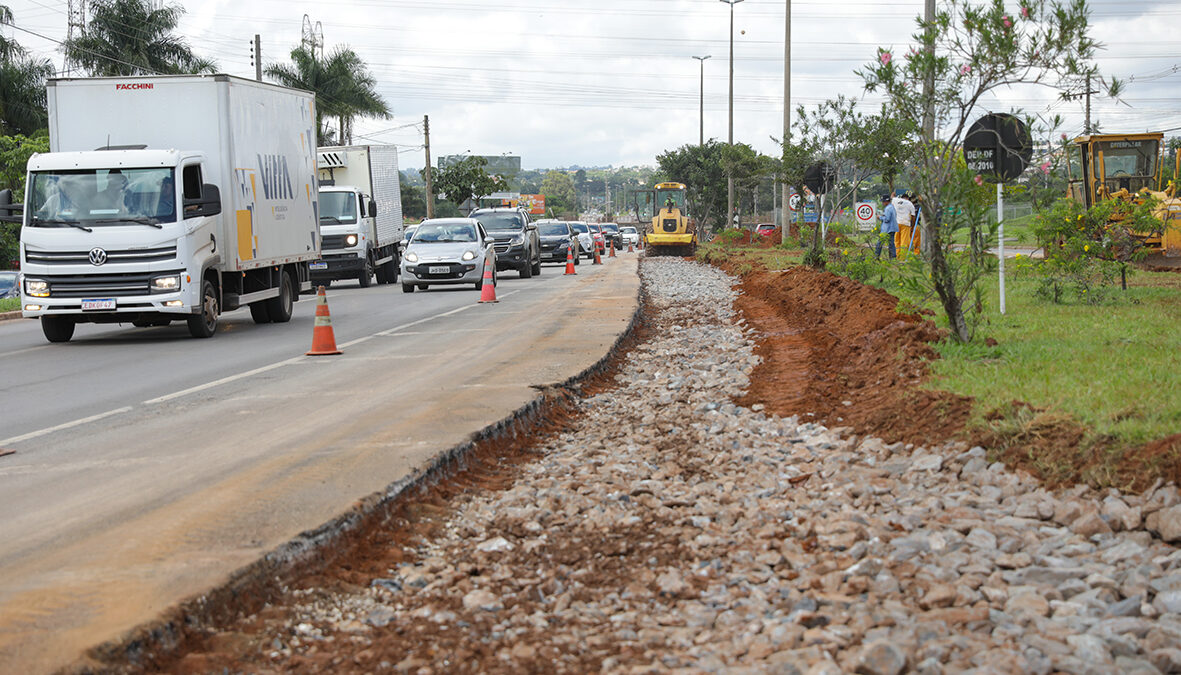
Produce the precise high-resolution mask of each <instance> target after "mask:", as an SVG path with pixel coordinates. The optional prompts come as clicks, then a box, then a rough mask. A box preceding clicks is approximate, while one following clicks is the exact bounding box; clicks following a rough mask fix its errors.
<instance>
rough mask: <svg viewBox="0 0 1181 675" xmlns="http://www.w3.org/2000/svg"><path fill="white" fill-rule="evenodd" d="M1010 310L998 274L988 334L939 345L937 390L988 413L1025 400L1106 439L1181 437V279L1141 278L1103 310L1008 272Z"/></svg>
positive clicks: (1028, 275)
mask: <svg viewBox="0 0 1181 675" xmlns="http://www.w3.org/2000/svg"><path fill="white" fill-rule="evenodd" d="M1007 272H1008V273H1007V274H1006V275H1005V280H1006V286H1007V289H1006V290H1007V292H1006V310H1007V311H1006V313H1005V315H1003V316H1002V315H1001V314H1000V313H999V311H998V310H997V307H998V305H999V301H998V298H999V293H998V290H997V280H996V276H995V275H994V276H993V277H992V279H991V280H989V282H988V284H987V291H988V298H987V300H986V304H987V307H988V309H987V310H986V312H987V317H986V323H985V324H984V325H982V326H980V328H979V335H980V336H982V337H983V336H987V337H991V338H994V339H995V340H996V341H997V343H998V344H997V346H995V347H987V346H984V343H983V340H978V341H976V342H974V343H972V344H969V345H961V344H957V343H954V342H952V341H950V340H948V341H944V342H942V343H940V344H938V345H936V346H935V347H936V349H937V351H938V352H939V354H940V356H941V357H942V358H941V359H939V360H937V361H935V362H933V363H932V370H933V373H934V377H933V378H932V380H931V381H930V382H929V385H928V386H930V387H932V388H936V389H946V390H949V391H953V392H956V393H959V394H965V395H968V396H973V397H975V398H976V399H977V401H978V402H979V404H980V405H979V412H987V411H988V410H992V409H996V408H1001V407H1002V406H1005V405H1006V404H1008V403H1010V402H1012V401H1014V400H1020V401H1025V402H1027V403H1030V404H1032V405H1034V406H1037V407H1039V408H1047V409H1050V410H1054V411H1058V412H1065V413H1068V414H1070V415H1071V416H1073V417H1075V418H1076V419H1078V420H1079V421H1081V422H1082V423H1083V424H1085V425H1086V426H1087V427H1089V428H1090V429H1091V430H1092V432H1093V433H1094V434H1096V435H1111V436H1113V437H1114V438H1116V439H1117V440H1119V441H1121V442H1122V443H1127V444H1139V443H1144V442H1147V441H1151V440H1154V439H1157V438H1161V437H1163V436H1167V435H1169V434H1173V433H1176V432H1177V431H1178V430H1181V405H1178V398H1177V397H1178V393H1177V392H1181V367H1179V364H1181V360H1179V358H1178V354H1181V331H1178V330H1177V326H1178V325H1181V274H1168V273H1151V272H1138V273H1136V274H1135V275H1133V276H1132V278H1131V279H1130V280H1129V288H1128V290H1127V292H1124V291H1120V290H1118V289H1115V290H1112V291H1110V292H1109V298H1108V299H1107V301H1106V302H1104V303H1102V304H1097V305H1089V304H1078V303H1075V304H1067V305H1054V304H1050V303H1049V302H1046V301H1044V300H1041V299H1038V298H1036V297H1034V294H1033V289H1034V287H1035V286H1036V280H1035V279H1034V278H1033V276H1032V275H1033V273H1032V272H1031V271H1028V270H1026V271H1021V270H1012V269H1010V270H1007Z"/></svg>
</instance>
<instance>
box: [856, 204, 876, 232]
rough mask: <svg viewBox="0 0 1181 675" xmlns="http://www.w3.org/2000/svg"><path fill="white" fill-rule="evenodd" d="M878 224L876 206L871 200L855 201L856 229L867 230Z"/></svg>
mask: <svg viewBox="0 0 1181 675" xmlns="http://www.w3.org/2000/svg"><path fill="white" fill-rule="evenodd" d="M877 224H878V207H877V206H875V205H874V203H873V202H857V229H859V230H861V231H862V232H869V231H870V230H872V229H873V228H874V227H877Z"/></svg>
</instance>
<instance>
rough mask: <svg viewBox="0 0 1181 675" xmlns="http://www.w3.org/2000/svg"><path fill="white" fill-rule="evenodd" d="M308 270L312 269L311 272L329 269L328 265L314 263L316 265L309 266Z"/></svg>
mask: <svg viewBox="0 0 1181 675" xmlns="http://www.w3.org/2000/svg"><path fill="white" fill-rule="evenodd" d="M308 269H310V270H326V269H328V263H326V262H314V263H312V264H310V265H308Z"/></svg>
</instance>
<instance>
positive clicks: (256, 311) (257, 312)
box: [250, 300, 271, 323]
mask: <svg viewBox="0 0 1181 675" xmlns="http://www.w3.org/2000/svg"><path fill="white" fill-rule="evenodd" d="M250 318H251V319H254V323H270V322H271V311H270V309H269V308H268V307H267V301H266V300H259V301H258V302H252V303H250Z"/></svg>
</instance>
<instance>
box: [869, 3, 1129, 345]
mask: <svg viewBox="0 0 1181 675" xmlns="http://www.w3.org/2000/svg"><path fill="white" fill-rule="evenodd" d="M940 7H941V9H940V10H939V11H938V12H937V13H936V15H935V18H934V20H933V21H931V22H929V23H928V22H926V21H925V20H923V19H919V20H918V26H919V30H918V32H917V33H915V35H914V39H915V40H916V42H918V47H917V48H915V49H912V50H911V51H910V52H909V53H908V54H906V55H905V56H904V57H902V58H896V57H895V55H894V54H893V53H892V52H889V51H886V50H883V49H879V50H878V58H877V59H876V60H875V61H874V62H872V63H870V64H869V65H867V66H866V67H865V68H864V69H862V70H861V71H860V72H859V74H860V75H861V76H862V78H863V79H864V80H865V89H866V91H869V92H881V93H882V94H885V96H886V97H887V99H888V100H889V103H890V106H891V108H892V109H893V110H894V111H896V113H897V114H898V115H899V116H901V117H903V118H907V119H909V120H910V121H912V122H913V123H915V124H916V125H918V126H921V124H922V121H923V116H924V113H925V111H927V110H931V111H932V113H933V117H934V121H935V129H936V138H935V139H933V140H930V141H928V142H927V143H924V144H922V145H921V147H920V149H919V151H918V155H917V161H918V166H917V171H916V174H917V176H916V177H917V182H918V187H919V191H920V192H921V198H922V200H923V203H924V211H925V213H926V216H927V217H926V219H925V221H924V223H923V237H924V239H925V240H926V241H927V242H928V245H929V249H928V256H927V261H926V263H927V265H928V269H927V270H926V273H925V274H922V275H919V278H921V279H926V280H929V281H928V282H927V283H929V284H930V286H931V288H932V290H934V292H935V293H936V294H937V295H938V296H939V300H940V303H941V304H942V305H943V309H944V312H945V313H946V315H947V319H948V322H949V324H950V326H951V329H952V335H953V336H954V337H955V338H956V339H957V340H960V341H963V342H967V341H969V340H970V339H971V337H972V327H971V323H972V322H971V321H970V319H971V318H972V317H971V316H970V315H971V314H972V313H974V312H978V311H979V309H980V307H981V305H980V302H979V292H978V289H977V288H976V282H977V281H979V279H980V278H981V276H982V272H981V271H980V265H981V264H983V260H982V259H981V256H979V255H978V254H973V253H967V254H962V253H959V252H956V251H953V250H952V248H951V245H950V244H951V239H952V233H953V231H954V230H956V229H958V228H961V227H976V228H978V227H979V222H976V219H977V217H978V216H972V215H971V214H972V212H973V211H974V210H973V209H965V208H962V206H963V205H962V204H960V203H958V200H959V199H962V198H963V197H964V196H965V195H966V194H968V193H970V190H969V189H968V186H965V185H962V183H964V182H965V181H973V179H974V176H973V175H971V174H970V173H969V172H966V171H965V170H964V163H963V154H962V153H963V137H964V135H965V133H966V132H967V130H968V128H969V127H970V125H971V124H972V122H973V121H974V120H975V119H976V117H978V116H979V115H980V114H981V112H982V111H981V110H980V101H981V99H982V98H984V97H985V96H987V95H988V94H990V93H992V92H995V91H997V90H998V89H1003V88H1008V87H1013V86H1019V85H1040V86H1046V87H1051V88H1056V89H1059V90H1063V91H1071V90H1076V89H1077V88H1079V87H1082V86H1086V83H1087V82H1088V78H1089V81H1090V82H1092V83H1093V82H1099V81H1102V78H1101V77H1100V76H1099V74H1098V73H1097V72H1096V70H1095V68H1094V67H1093V66H1091V65H1090V60H1091V58H1092V57H1093V56H1094V54H1095V51H1096V49H1097V48H1098V46H1099V45H1098V44H1097V43H1096V42H1095V41H1094V40H1093V39H1092V38H1091V37H1089V35H1088V30H1089V27H1090V24H1089V20H1088V16H1089V10H1088V9H1087V5H1086V3H1085V1H1084V0H1066V1H1062V2H1059V1H1058V0H1022V4H1021V5H1020V6H1019V7H1018V8H1017V10H1016V11H1013V10H1012V9H1007V8H1006V7H1005V3H1004V0H987V1H986V2H984V3H982V4H973V3H972V2H970V0H946V1H945V2H942V3H940ZM925 83H927V84H928V85H931V84H933V86H927V87H924V84H925ZM1118 88H1119V86H1118V83H1117V82H1114V81H1113V82H1111V83H1110V84H1109V91H1110V93H1112V94H1113V95H1114V94H1116V93H1118ZM973 182H974V181H973ZM973 294H974V295H975V296H976V301H975V302H966V300H967V299H968V296H969V295H973Z"/></svg>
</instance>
